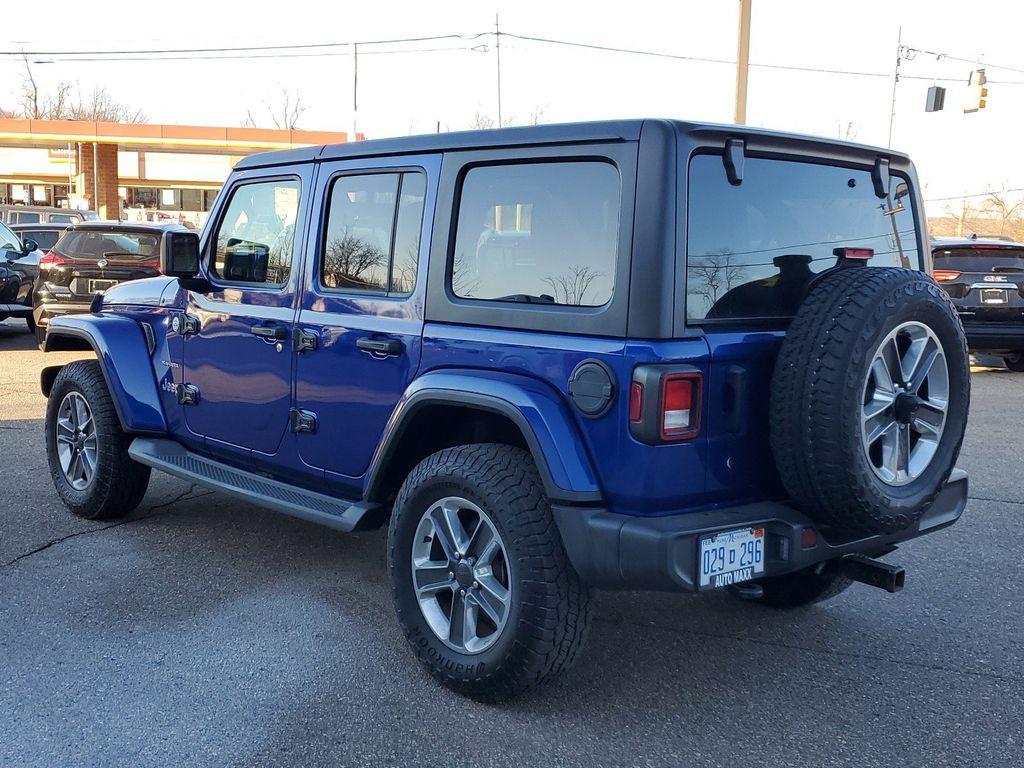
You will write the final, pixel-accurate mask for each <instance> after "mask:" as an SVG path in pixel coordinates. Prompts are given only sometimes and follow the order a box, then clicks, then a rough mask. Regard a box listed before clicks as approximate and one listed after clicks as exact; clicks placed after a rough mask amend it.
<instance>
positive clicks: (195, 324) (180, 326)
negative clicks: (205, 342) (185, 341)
mask: <svg viewBox="0 0 1024 768" xmlns="http://www.w3.org/2000/svg"><path fill="white" fill-rule="evenodd" d="M171 330H173V331H174V332H175V333H177V334H178V335H179V336H195V335H196V334H197V333H199V318H198V317H196V316H195V315H189V314H187V313H183V314H180V315H175V316H174V318H173V319H172V320H171Z"/></svg>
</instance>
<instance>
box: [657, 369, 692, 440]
mask: <svg viewBox="0 0 1024 768" xmlns="http://www.w3.org/2000/svg"><path fill="white" fill-rule="evenodd" d="M658 422H659V429H660V431H661V439H662V440H686V439H688V438H693V437H696V436H697V434H698V433H699V432H700V374H695V373H674V374H669V375H667V376H666V377H665V378H664V379H663V380H662V385H661V413H660V414H659V420H658Z"/></svg>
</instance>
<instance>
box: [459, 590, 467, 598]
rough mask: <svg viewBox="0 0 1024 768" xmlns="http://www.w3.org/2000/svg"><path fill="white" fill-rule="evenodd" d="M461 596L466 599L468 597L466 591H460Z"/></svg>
mask: <svg viewBox="0 0 1024 768" xmlns="http://www.w3.org/2000/svg"><path fill="white" fill-rule="evenodd" d="M459 594H460V595H462V596H463V597H465V596H466V590H464V589H460V590H459Z"/></svg>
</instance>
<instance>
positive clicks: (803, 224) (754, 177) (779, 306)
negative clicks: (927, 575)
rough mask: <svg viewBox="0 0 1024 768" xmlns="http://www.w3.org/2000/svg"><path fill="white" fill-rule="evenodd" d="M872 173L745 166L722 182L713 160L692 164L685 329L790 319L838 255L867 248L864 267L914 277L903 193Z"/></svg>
mask: <svg viewBox="0 0 1024 768" xmlns="http://www.w3.org/2000/svg"><path fill="white" fill-rule="evenodd" d="M890 179H891V183H890V189H889V194H888V197H887V198H885V199H882V198H878V197H876V196H875V191H874V185H873V183H872V180H871V173H870V171H866V170H856V169H851V168H843V167H839V166H830V165H817V164H814V163H798V162H792V161H784V160H768V159H764V158H751V157H748V158H747V159H746V163H745V167H744V174H743V182H742V183H741V184H739V185H738V186H734V185H732V184H730V183H729V181H728V178H727V177H726V173H725V168H724V166H723V164H722V158H721V156H720V155H697V156H696V157H694V158H693V159H692V160H691V161H690V174H689V184H690V188H689V210H688V214H687V242H686V315H687V318H688V319H689V320H691V321H693V320H697V321H700V320H705V319H707V320H716V319H735V318H755V317H765V318H775V317H782V318H785V317H792V316H793V314H794V313H795V312H796V310H797V308H798V307H799V306H800V302H801V301H802V300H803V296H804V292H805V289H806V287H807V285H808V283H809V282H810V280H811V278H812V277H813V276H814V275H815V274H816V273H818V272H822V271H823V270H825V269H828V268H829V267H833V266H835V265H836V263H837V259H838V256H837V255H836V253H835V252H834V251H835V250H836V249H839V248H869V249H871V250H872V251H873V255H872V256H871V258H870V260H869V261H868V264H869V265H871V266H883V267H884V266H896V267H911V268H914V269H917V268H919V265H920V260H919V257H918V251H917V232H916V229H915V226H914V214H913V211H912V210H911V203H910V195H909V187H908V184H907V182H906V181H905V180H904V179H901V178H899V177H897V176H895V175H893V176H891V177H890Z"/></svg>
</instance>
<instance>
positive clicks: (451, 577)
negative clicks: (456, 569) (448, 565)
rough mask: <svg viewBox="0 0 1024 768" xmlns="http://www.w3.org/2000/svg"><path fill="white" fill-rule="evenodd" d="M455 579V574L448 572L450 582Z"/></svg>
mask: <svg viewBox="0 0 1024 768" xmlns="http://www.w3.org/2000/svg"><path fill="white" fill-rule="evenodd" d="M454 578H455V574H454V573H452V572H451V571H448V581H451V580H452V579H454Z"/></svg>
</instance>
